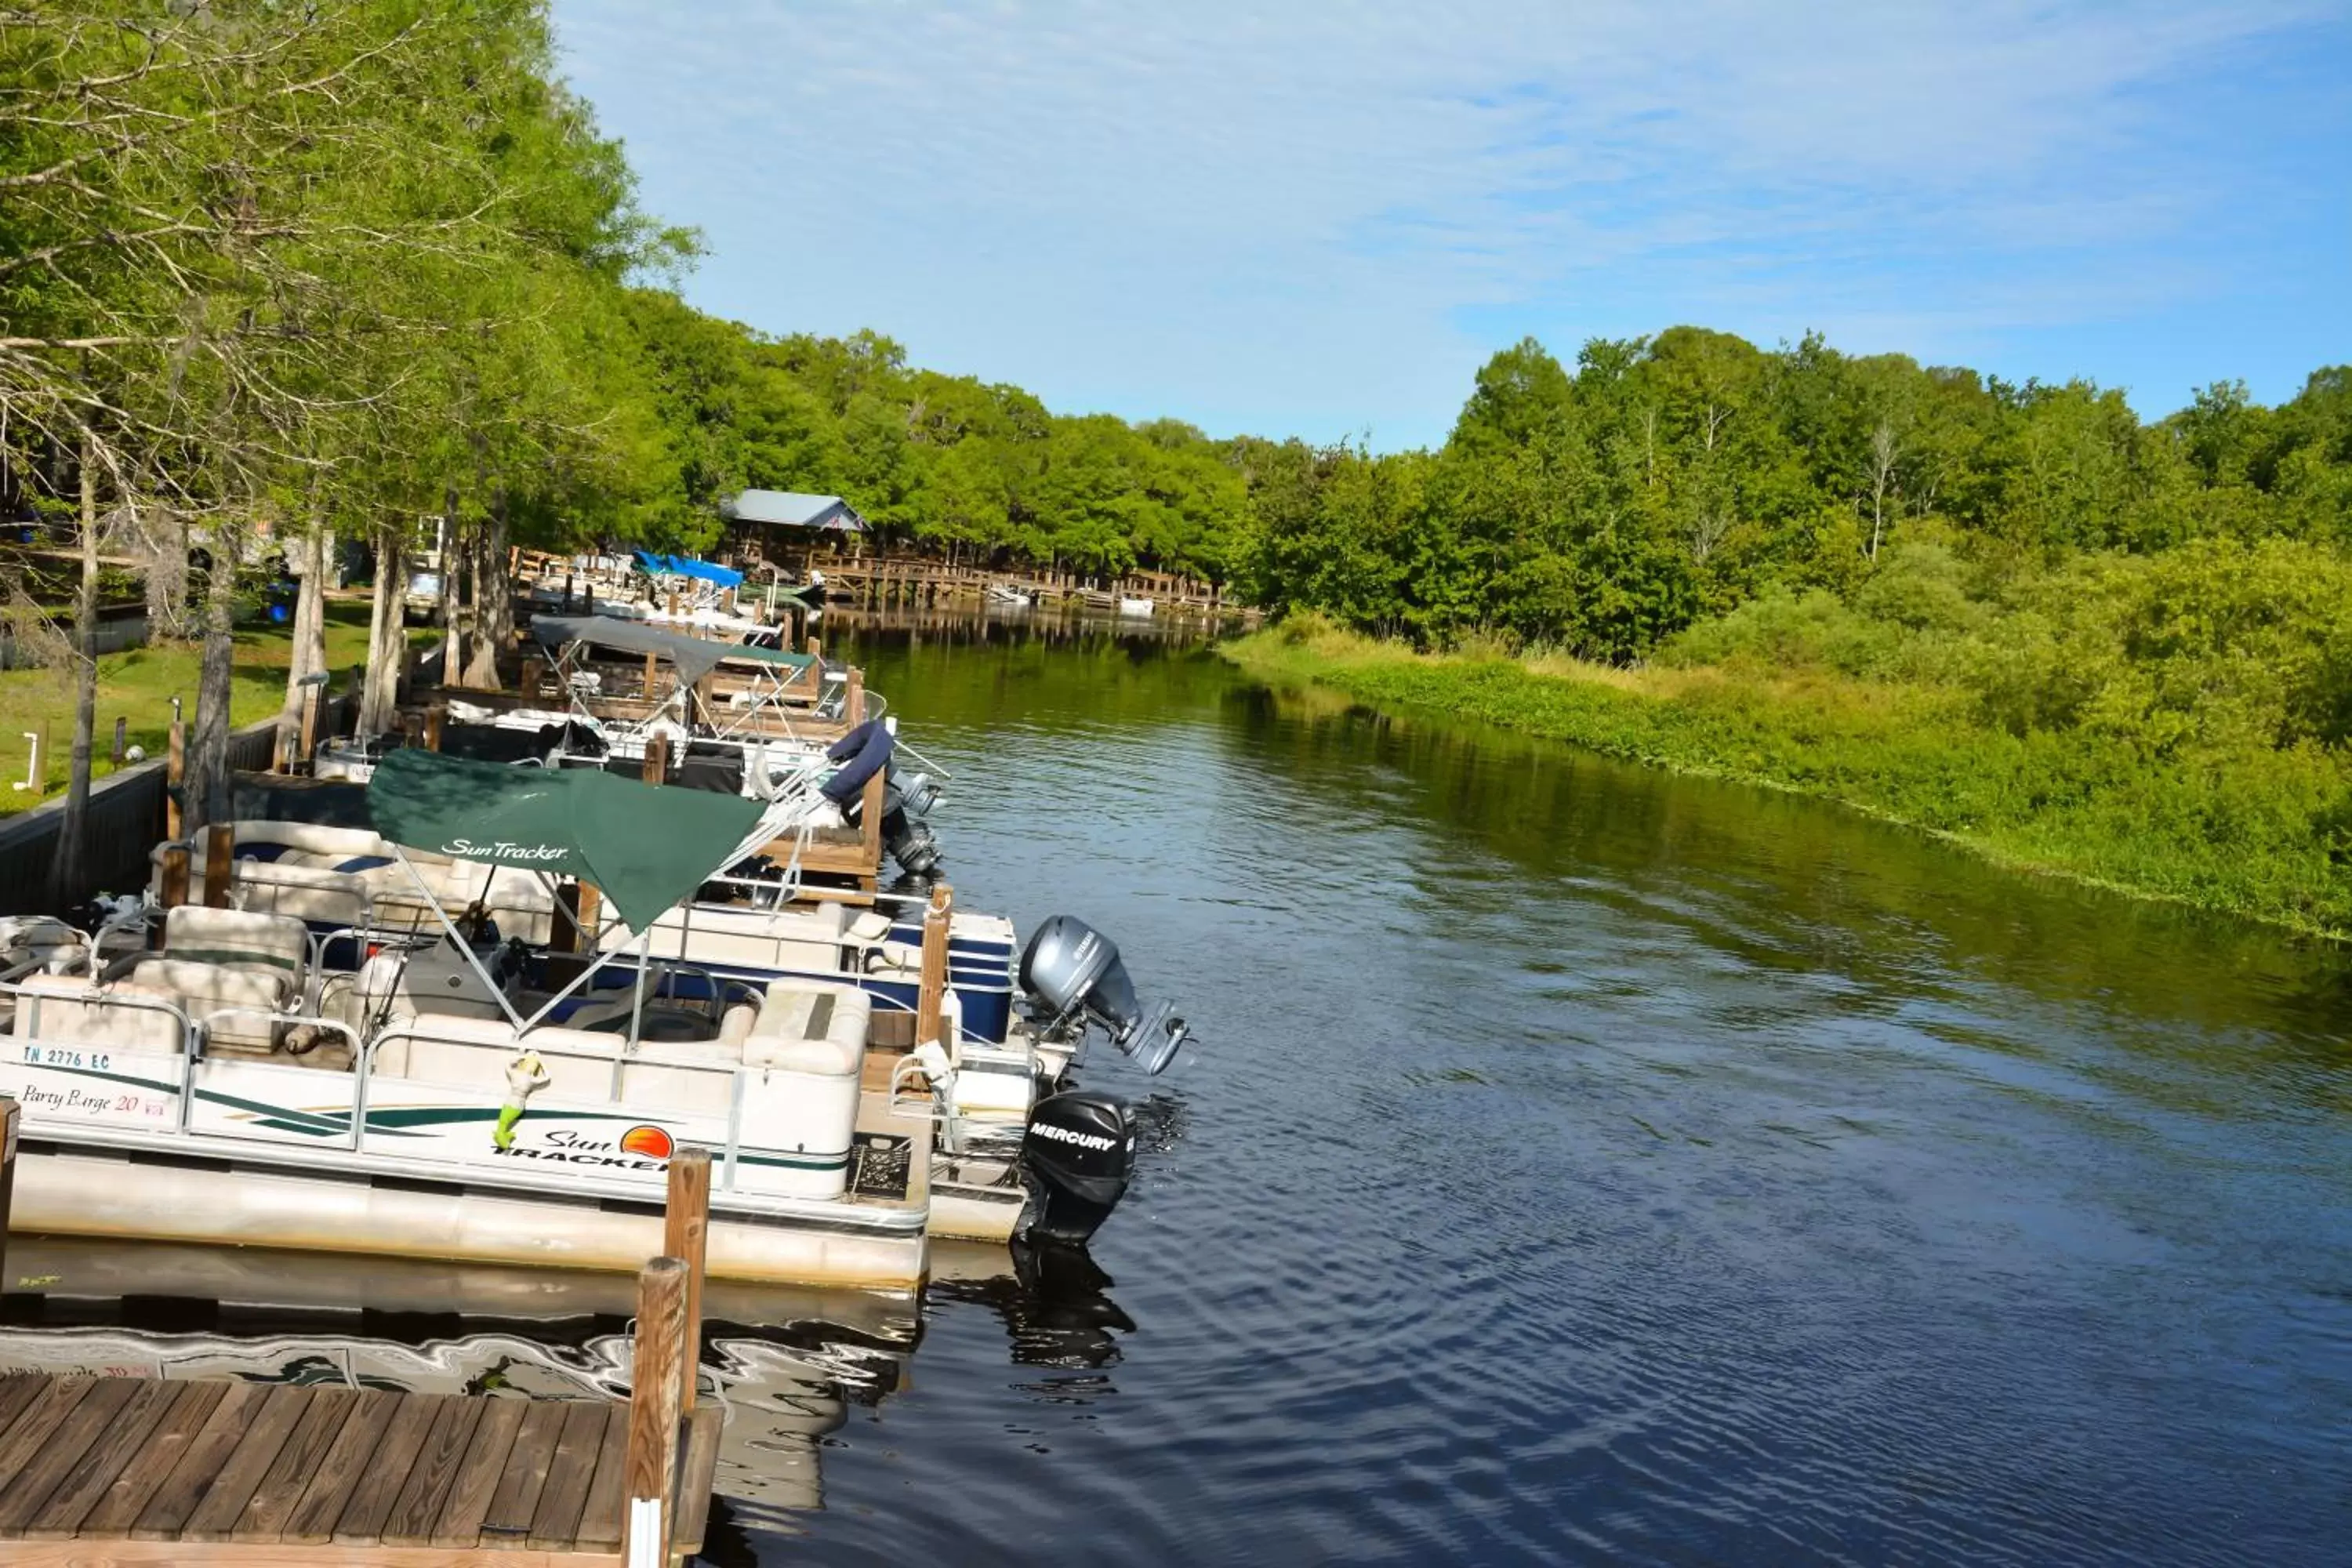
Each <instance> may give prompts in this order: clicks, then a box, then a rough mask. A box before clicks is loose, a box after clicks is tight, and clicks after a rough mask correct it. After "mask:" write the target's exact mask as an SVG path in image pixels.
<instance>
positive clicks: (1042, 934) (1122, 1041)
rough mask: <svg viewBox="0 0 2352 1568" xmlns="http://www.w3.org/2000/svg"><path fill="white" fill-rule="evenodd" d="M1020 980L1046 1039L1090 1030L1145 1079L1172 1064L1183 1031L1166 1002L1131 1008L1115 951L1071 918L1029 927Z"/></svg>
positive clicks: (1129, 985)
mask: <svg viewBox="0 0 2352 1568" xmlns="http://www.w3.org/2000/svg"><path fill="white" fill-rule="evenodd" d="M1020 980H1021V989H1022V990H1023V991H1024V992H1026V993H1027V994H1029V995H1030V996H1032V997H1034V998H1035V999H1036V1002H1037V1004H1038V1009H1039V1016H1038V1022H1039V1023H1040V1024H1041V1025H1043V1026H1044V1027H1045V1031H1046V1032H1047V1033H1048V1034H1053V1033H1055V1032H1057V1031H1059V1030H1062V1029H1066V1028H1068V1027H1070V1026H1076V1027H1077V1028H1079V1029H1081V1030H1083V1029H1084V1028H1085V1027H1086V1026H1087V1025H1089V1024H1093V1025H1097V1026H1100V1027H1101V1028H1102V1030H1103V1031H1104V1032H1105V1033H1106V1034H1108V1035H1109V1036H1110V1038H1111V1044H1113V1045H1115V1046H1117V1047H1118V1048H1119V1049H1120V1050H1122V1051H1124V1052H1126V1053H1127V1054H1128V1055H1129V1056H1130V1057H1132V1058H1135V1063H1136V1065H1137V1066H1138V1067H1140V1068H1142V1069H1143V1070H1144V1071H1145V1072H1148V1073H1156V1072H1159V1071H1160V1070H1161V1069H1162V1068H1166V1067H1167V1065H1168V1064H1169V1063H1170V1062H1171V1061H1173V1060H1175V1059H1176V1052H1177V1050H1178V1048H1179V1047H1181V1046H1182V1045H1183V1044H1184V1039H1185V1036H1186V1035H1187V1034H1188V1033H1189V1032H1190V1031H1189V1030H1188V1029H1187V1028H1186V1027H1185V1024H1184V1020H1183V1019H1181V1018H1179V1017H1177V1016H1175V1008H1174V1005H1173V1004H1172V1003H1168V1002H1161V1003H1160V1004H1158V1005H1155V1006H1152V1007H1150V1008H1149V1009H1147V1008H1145V1007H1144V1006H1143V1005H1141V1004H1140V1003H1139V1002H1138V1001H1137V1000H1136V999H1135V985H1134V984H1133V982H1131V981H1129V979H1128V977H1127V965H1125V964H1124V963H1120V962H1119V959H1118V948H1116V947H1114V946H1112V945H1111V941H1110V939H1109V938H1108V937H1107V936H1104V935H1103V934H1102V933H1101V932H1100V931H1096V930H1095V929H1094V928H1093V927H1092V926H1089V925H1087V923H1086V922H1085V921H1081V920H1078V919H1076V917H1074V916H1071V915H1055V917H1054V918H1053V919H1052V920H1049V921H1046V922H1045V924H1044V925H1041V926H1039V927H1038V928H1037V931H1036V934H1035V935H1034V936H1032V937H1031V938H1030V939H1029V945H1028V946H1027V947H1025V948H1023V949H1022V950H1021V973H1020ZM1052 1103H1053V1101H1051V1100H1048V1101H1046V1104H1048V1105H1050V1104H1052Z"/></svg>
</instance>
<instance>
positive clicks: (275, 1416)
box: [180, 1383, 328, 1541]
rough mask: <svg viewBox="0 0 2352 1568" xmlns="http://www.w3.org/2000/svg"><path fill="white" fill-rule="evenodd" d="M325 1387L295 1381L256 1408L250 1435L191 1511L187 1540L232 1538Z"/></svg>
mask: <svg viewBox="0 0 2352 1568" xmlns="http://www.w3.org/2000/svg"><path fill="white" fill-rule="evenodd" d="M326 1392H328V1391H327V1390H325V1389H318V1388H302V1387H299V1386H297V1385H295V1384H290V1383H280V1384H273V1385H272V1386H271V1388H270V1390H269V1395H268V1398H266V1399H264V1400H263V1401H262V1402H261V1408H260V1409H259V1410H257V1411H256V1412H254V1415H253V1419H252V1421H250V1422H249V1423H247V1426H246V1428H245V1436H243V1437H240V1438H239V1439H237V1445H236V1447H234V1448H232V1449H230V1450H229V1453H228V1457H227V1458H225V1459H223V1460H222V1461H221V1467H220V1468H219V1470H218V1471H216V1472H215V1474H214V1476H213V1480H212V1485H210V1486H208V1487H206V1488H205V1495H204V1497H203V1498H202V1499H201V1500H199V1501H198V1502H197V1504H196V1508H195V1511H194V1512H193V1513H191V1514H190V1515H188V1519H187V1522H186V1523H184V1524H183V1525H181V1527H180V1539H181V1540H183V1541H226V1540H227V1539H228V1532H229V1531H232V1530H234V1529H236V1521H237V1520H238V1519H240V1518H241V1517H243V1515H244V1513H245V1505H246V1504H247V1503H249V1502H251V1501H252V1500H253V1493H254V1489H256V1488H257V1487H259V1486H260V1485H261V1478H262V1477H264V1476H266V1475H268V1473H269V1467H270V1466H272V1465H273V1464H276V1463H277V1462H278V1451H279V1450H280V1449H282V1448H284V1447H286V1439H287V1438H289V1437H291V1436H293V1435H294V1428H295V1427H297V1426H300V1425H301V1424H302V1416H303V1415H304V1414H305V1413H306V1412H307V1411H309V1409H310V1403H311V1401H312V1400H314V1399H316V1398H317V1397H318V1396H319V1395H320V1394H324V1393H326Z"/></svg>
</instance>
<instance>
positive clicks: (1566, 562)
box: [1243, 327, 2352, 662]
mask: <svg viewBox="0 0 2352 1568" xmlns="http://www.w3.org/2000/svg"><path fill="white" fill-rule="evenodd" d="M1247 446H1248V455H1247V458H1246V459H1245V468H1246V473H1247V477H1248V480H1249V485H1250V499H1251V512H1252V524H1253V526H1252V530H1251V548H1250V550H1249V551H1248V552H1247V556H1246V562H1245V564H1244V571H1243V578H1244V584H1245V586H1246V587H1247V589H1248V590H1249V591H1250V592H1251V593H1252V594H1253V595H1255V597H1256V598H1257V599H1258V600H1259V602H1261V603H1263V604H1265V605H1271V606H1275V607H1288V606H1298V607H1311V608H1315V609H1318V610H1321V611H1323V612H1325V613H1327V614H1328V615H1330V616H1333V617H1335V618H1337V619H1339V620H1341V621H1344V622H1346V623H1348V624H1349V625H1351V626H1355V627H1357V628H1359V629H1361V630H1367V631H1373V632H1378V633H1382V634H1387V635H1393V636H1398V637H1405V638H1408V639H1411V640H1412V641H1414V642H1416V643H1421V644H1424V645H1431V644H1434V645H1446V644H1450V643H1453V642H1455V641H1458V640H1459V639H1461V638H1463V637H1470V636H1477V635H1485V636H1490V637H1500V638H1503V639H1505V640H1507V641H1509V642H1513V643H1517V644H1523V645H1536V646H1544V647H1557V648H1560V649H1563V650H1566V651H1569V652H1571V653H1574V654H1578V655H1580V656H1583V657H1586V658H1595V659H1602V660H1609V661H1616V662H1623V661H1626V660H1632V659H1638V658H1644V657H1647V656H1649V655H1651V654H1653V653H1654V652H1655V651H1656V650H1658V649H1659V648H1660V647H1661V646H1662V645H1663V644H1664V643H1665V642H1667V640H1668V639H1670V638H1672V637H1674V636H1675V634H1676V633H1678V632H1680V631H1682V630H1683V629H1684V628H1685V627H1688V626H1693V625H1695V624H1696V623H1699V622H1701V621H1703V620H1706V619H1708V618H1710V617H1717V616H1723V615H1725V614H1727V613H1728V612H1731V611H1734V610H1735V609H1737V608H1738V606H1740V605H1744V604H1746V603H1748V602H1749V601H1751V600H1753V599H1755V598H1756V597H1757V596H1758V595H1762V594H1769V593H1780V594H1789V595H1805V594H1808V593H1818V594H1826V595H1831V596H1832V597H1833V598H1835V599H1837V600H1839V601H1841V602H1844V603H1852V602H1853V601H1854V600H1855V598H1856V596H1857V595H1863V594H1864V593H1865V592H1866V590H1867V588H1868V585H1869V584H1871V583H1872V581H1873V580H1874V578H1875V577H1877V576H1878V575H1879V574H1882V573H1883V572H1885V570H1886V569H1887V568H1888V567H1889V565H1890V563H1891V559H1892V557H1893V556H1894V555H1898V554H1900V553H1902V552H1904V550H1905V549H1906V548H1914V549H1933V550H1937V551H1941V552H1946V553H1947V554H1948V555H1949V556H1951V557H1953V558H1955V559H1956V560H1958V562H1960V563H1963V564H1964V566H1965V568H1966V575H1967V577H1968V579H1969V591H1970V592H1971V593H1973V594H1976V595H1980V596H1987V597H1998V596H1999V595H2000V593H2001V592H2002V591H2003V589H2004V586H2005V585H2006V584H2016V583H2021V582H2022V581H2024V580H2027V579H2031V578H2033V577H2035V576H2037V575H2039V574H2045V573H2047V572H2050V571H2053V570H2055V569H2057V568H2059V567H2060V566H2061V565H2062V564H2063V563H2065V562H2066V561H2068V560H2069V559H2071V558H2073V557H2075V556H2079V555H2083V554H2085V553H2102V552H2108V553H2117V554H2125V555H2132V556H2153V555H2157V554H2160V553H2163V552H2168V551H2173V550H2177V549H2179V548H2181V547H2183V546H2186V545H2189V544H2190V543H2192V542H2200V541H2204V542H2237V543H2241V544H2245V543H2252V542H2259V541H2273V540H2274V541H2293V542H2303V543H2305V544H2308V545H2310V546H2312V547H2314V548H2316V549H2319V550H2323V551H2330V552H2339V551H2342V550H2344V549H2346V548H2347V547H2352V367H2347V366H2337V367H2334V368H2331V369H2325V370H2321V371H2319V372H2317V373H2315V374H2313V375H2312V376H2311V378H2310V380H2309V383H2308V384H2307V385H2306V386H2305V388H2304V390H2303V391H2302V393H2301V394H2300V395H2297V396H2296V397H2295V398H2294V399H2293V400H2292V401H2290V402H2288V403H2285V404H2284V405H2280V406H2278V407H2276V408H2265V407H2262V406H2260V405H2255V404H2253V403H2252V402H2251V401H2250V400H2249V399H2248V397H2247V395H2246V391H2245V388H2244V386H2243V385H2242V384H2237V383H2221V384H2215V385H2212V386H2209V387H2206V388H2204V389H2203V390H2201V391H2200V392H2198V393H2197V394H2196V395H2195V400H2194V402H2193V403H2192V404H2191V405H2190V406H2189V407H2188V408H2186V409H2184V410H2182V411H2181V412H2179V413H2178V414H2176V415H2173V416H2169V417H2168V418H2164V419H2159V420H2156V421H2152V422H2150V421H2143V420H2142V419H2140V418H2139V417H2138V416H2137V415H2135V414H2134V412H2133V411H2132V409H2131V407H2130V405H2128V404H2127V403H2126V401H2125V400H2124V396H2123V395H2122V394H2121V393H2120V392H2118V391H2116V390H2114V389H2104V390H2103V389H2101V388H2099V387H2096V386H2095V385H2093V384H2090V383H2088V382H2084V381H2071V382H2067V383H2065V384H2062V385H2052V384H2042V383H2039V382H2027V383H2024V384H2010V383H2006V382H2003V381H2001V380H2000V379H1999V378H1998V377H1991V376H1984V375H1979V374H1977V373H1976V372H1974V371H1970V370H1965V369H1956V368H1941V367H1929V366H1922V365H1920V364H1918V363H1916V362H1915V361H1913V360H1911V359H1909V358H1907V357H1906V356H1904V355H1900V354H1884V355H1874V356H1855V355H1848V354H1843V353H1839V352H1838V351H1837V350H1835V349H1833V348H1832V347H1831V346H1830V345H1829V344H1828V343H1827V342H1824V341H1823V340H1822V339H1821V338H1820V337H1819V336H1808V337H1807V338H1805V339H1804V341H1802V342H1799V343H1797V344H1794V345H1783V346H1781V347H1780V348H1777V349H1769V350H1768V349H1759V348H1758V347H1756V346H1755V345H1753V344H1750V343H1748V342H1745V341H1743V340H1741V339H1739V338H1737V337H1734V336H1731V335H1729V334H1727V333H1724V332H1716V331H1704V330H1702V329H1699V328H1695V327H1676V328H1674V329H1672V330H1670V331H1664V332H1661V333H1659V334H1657V335H1656V336H1655V337H1650V338H1640V339H1633V340H1608V339H1595V340H1593V341H1591V342H1587V343H1586V344H1585V345H1584V347H1583V349H1582V350H1581V351H1580V353H1579V354H1578V356H1577V361H1576V364H1575V367H1574V369H1572V370H1571V369H1570V368H1569V367H1568V366H1566V365H1564V364H1562V363H1560V362H1559V360H1558V359H1556V358H1555V357H1554V356H1553V355H1552V354H1551V353H1549V352H1548V351H1547V350H1545V348H1544V347H1543V346H1542V345H1541V344H1540V343H1538V342H1536V341H1534V340H1533V339H1528V340H1526V341H1524V342H1520V343H1518V344H1517V345H1516V346H1515V347H1512V348H1509V349H1507V350H1505V351H1503V352H1501V353H1497V354H1496V355H1495V356H1494V357H1493V358H1492V359H1491V360H1489V361H1488V362H1487V363H1486V365H1485V366H1484V367H1483V368H1482V369H1481V370H1480V371H1479V372H1478V374H1477V379H1476V384H1475V386H1474V388H1473V389H1472V391H1471V394H1470V396H1469V399H1468V400H1467V402H1466V403H1465V405H1464V406H1463V409H1462V413H1461V416H1460V417H1459V418H1458V419H1457V420H1456V422H1455V424H1454V429H1453V431H1452V433H1451V435H1450V436H1449V437H1448V438H1447V440H1446V441H1445V443H1444V445H1443V446H1442V447H1439V448H1438V449H1436V450H1434V451H1411V452H1402V453H1397V454H1391V455H1377V456H1376V455H1373V454H1371V453H1369V452H1367V451H1364V450H1362V449H1360V448H1355V447H1309V446H1307V445H1306V444H1304V443H1300V442H1289V443H1286V444H1283V445H1280V446H1272V445H1266V444H1263V443H1255V444H1247Z"/></svg>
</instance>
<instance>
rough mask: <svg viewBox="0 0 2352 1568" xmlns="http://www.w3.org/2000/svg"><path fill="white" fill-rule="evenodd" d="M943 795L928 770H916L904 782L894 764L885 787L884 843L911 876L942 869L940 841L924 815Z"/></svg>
mask: <svg viewBox="0 0 2352 1568" xmlns="http://www.w3.org/2000/svg"><path fill="white" fill-rule="evenodd" d="M939 798H940V786H939V784H938V783H937V782H936V781H934V780H933V779H932V777H931V776H930V774H929V773H917V774H915V775H914V776H913V777H912V778H909V779H908V780H907V781H906V782H905V783H904V784H901V783H900V782H899V779H898V768H897V766H896V764H893V765H892V767H891V769H890V772H889V773H888V774H887V777H886V779H885V781H884V784H883V786H882V846H883V847H884V848H886V849H887V850H889V851H890V858H892V859H893V860H896V861H897V862H898V868H899V869H900V870H902V871H904V872H906V873H907V875H908V876H909V877H928V876H929V875H930V874H931V873H932V872H933V871H935V870H937V869H939V865H940V840H939V835H937V834H935V833H933V832H932V831H931V829H930V825H929V823H926V822H925V821H924V820H923V818H924V817H925V816H929V813H930V809H931V807H932V806H933V805H937V804H938V802H939Z"/></svg>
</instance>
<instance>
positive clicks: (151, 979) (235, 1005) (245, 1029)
mask: <svg viewBox="0 0 2352 1568" xmlns="http://www.w3.org/2000/svg"><path fill="white" fill-rule="evenodd" d="M174 912H177V911H174ZM213 912H215V913H219V912H221V911H218V910H215V911H213ZM109 989H110V991H113V992H118V993H127V994H133V995H139V994H143V995H148V996H152V997H155V998H157V999H158V1000H160V1001H164V1002H169V1003H171V1004H173V1005H174V1006H176V1007H178V1008H179V1009H180V1010H181V1011H182V1012H184V1013H185V1014H186V1015H187V1016H189V1017H191V1018H193V1019H194V1020H195V1021H196V1022H197V1023H199V1024H202V1025H204V1026H205V1037H206V1038H207V1039H208V1040H213V1041H217V1042H219V1043H220V1044H222V1045H234V1046H248V1047H253V1048H255V1049H257V1050H265V1051H266V1050H271V1049H274V1048H276V1047H277V1044H278V1036H279V1034H280V1033H281V1032H282V1030H283V1028H284V1026H283V1024H281V1023H280V1022H279V1021H278V1020H277V1019H276V1018H273V1017H271V1016H270V1015H272V1014H275V1013H282V1012H285V1011H287V1010H289V1008H291V1007H292V1006H293V1005H294V1001H295V994H296V984H295V980H294V976H293V975H292V974H291V973H289V972H287V971H286V970H284V969H281V968H279V967H278V965H276V964H274V963H236V962H224V961H220V960H212V959H205V960H191V959H184V958H174V957H173V956H171V953H170V951H169V950H168V949H166V950H165V952H164V954H163V956H162V957H160V958H142V959H141V960H139V961H138V962H137V963H133V964H131V967H130V968H129V969H128V970H126V971H124V973H123V976H122V978H121V979H120V980H118V981H116V982H115V983H114V984H112V985H111V986H110V987H109Z"/></svg>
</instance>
